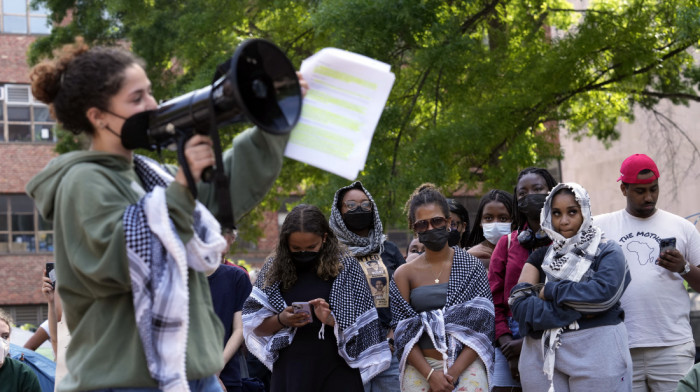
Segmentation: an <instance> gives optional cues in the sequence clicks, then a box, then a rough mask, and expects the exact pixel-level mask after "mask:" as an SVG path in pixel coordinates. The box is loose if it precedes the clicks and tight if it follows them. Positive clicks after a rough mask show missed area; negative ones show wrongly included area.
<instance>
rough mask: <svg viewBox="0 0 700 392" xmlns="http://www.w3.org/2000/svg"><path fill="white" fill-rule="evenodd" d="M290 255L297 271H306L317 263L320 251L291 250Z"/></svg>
mask: <svg viewBox="0 0 700 392" xmlns="http://www.w3.org/2000/svg"><path fill="white" fill-rule="evenodd" d="M290 255H291V256H292V261H293V262H294V266H295V267H296V269H297V271H306V270H309V269H311V267H313V266H314V265H316V262H317V261H318V256H319V252H306V251H303V252H290Z"/></svg>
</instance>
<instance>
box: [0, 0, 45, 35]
mask: <svg viewBox="0 0 700 392" xmlns="http://www.w3.org/2000/svg"><path fill="white" fill-rule="evenodd" d="M14 1H17V2H19V1H20V0H0V34H16V35H49V34H51V30H52V29H53V26H52V25H51V24H50V23H48V22H49V21H50V20H49V14H48V13H41V11H49V10H42V9H39V10H34V9H32V5H31V3H32V0H21V1H22V2H23V3H24V12H23V13H17V12H5V4H4V3H5V2H14ZM6 16H12V17H20V18H23V19H24V27H25V31H22V32H18V31H7V30H6V26H5V17H6ZM41 18H43V19H44V21H45V22H46V24H47V25H46V27H45V28H46V29H48V31H44V30H42V31H40V32H34V31H32V19H35V20H38V19H41Z"/></svg>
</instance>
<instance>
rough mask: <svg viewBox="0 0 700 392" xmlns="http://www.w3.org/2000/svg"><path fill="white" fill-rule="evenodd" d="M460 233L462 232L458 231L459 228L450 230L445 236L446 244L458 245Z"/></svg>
mask: <svg viewBox="0 0 700 392" xmlns="http://www.w3.org/2000/svg"><path fill="white" fill-rule="evenodd" d="M461 234H462V233H460V232H459V230H451V231H450V232H449V233H448V236H447V245H449V246H455V245H459V240H460V239H461V238H462V236H461Z"/></svg>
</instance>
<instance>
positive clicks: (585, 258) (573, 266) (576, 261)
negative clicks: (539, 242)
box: [540, 182, 603, 282]
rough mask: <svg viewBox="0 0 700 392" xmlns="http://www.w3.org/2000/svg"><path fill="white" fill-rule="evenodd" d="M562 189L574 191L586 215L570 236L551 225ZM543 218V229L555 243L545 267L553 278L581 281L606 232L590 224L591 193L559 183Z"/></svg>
mask: <svg viewBox="0 0 700 392" xmlns="http://www.w3.org/2000/svg"><path fill="white" fill-rule="evenodd" d="M563 188H567V189H570V190H571V191H572V192H574V195H575V198H576V202H578V204H579V206H580V207H581V214H582V215H583V223H582V224H581V227H580V228H579V230H578V232H577V233H576V235H574V236H573V237H571V238H564V236H562V235H561V234H559V233H558V232H557V231H556V230H554V228H553V227H552V199H553V195H555V194H556V193H557V192H558V191H559V190H561V189H563ZM540 219H541V220H540V221H541V222H542V224H541V226H542V230H544V231H545V232H546V233H547V236H548V237H549V238H551V239H552V246H550V248H549V249H548V250H547V254H546V255H545V258H544V261H543V263H542V269H544V271H545V273H547V276H548V277H549V278H550V279H555V280H557V281H559V280H570V281H574V282H578V281H580V280H581V278H582V277H583V275H584V274H585V273H586V271H588V268H590V266H591V263H592V261H593V256H595V253H596V251H597V250H598V244H600V239H601V238H602V236H603V231H602V230H601V229H600V228H599V227H597V226H593V225H592V223H591V200H590V197H589V196H588V192H586V190H585V189H584V188H583V187H582V186H581V185H579V184H576V183H573V182H569V183H565V184H558V185H557V186H555V187H554V189H552V191H551V192H550V193H549V195H548V196H547V199H546V200H545V202H544V207H543V208H542V212H541V217H540Z"/></svg>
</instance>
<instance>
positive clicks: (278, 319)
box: [277, 313, 287, 328]
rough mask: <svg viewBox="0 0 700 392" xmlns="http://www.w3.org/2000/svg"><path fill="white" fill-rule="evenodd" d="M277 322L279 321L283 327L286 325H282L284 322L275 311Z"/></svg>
mask: <svg viewBox="0 0 700 392" xmlns="http://www.w3.org/2000/svg"><path fill="white" fill-rule="evenodd" d="M277 322H278V323H280V325H281V326H283V327H285V328H286V327H287V326H286V325H284V323H283V322H282V319H280V313H277Z"/></svg>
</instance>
